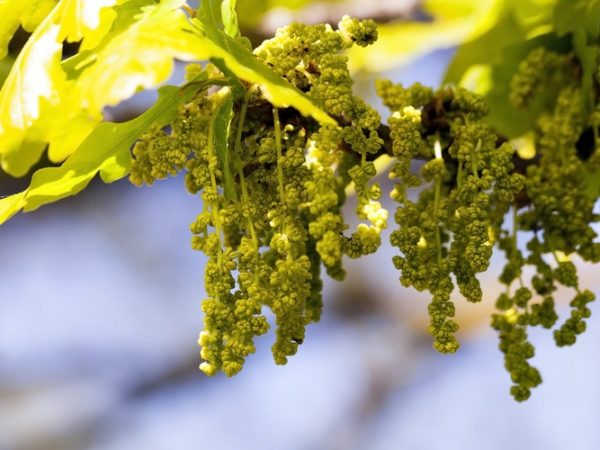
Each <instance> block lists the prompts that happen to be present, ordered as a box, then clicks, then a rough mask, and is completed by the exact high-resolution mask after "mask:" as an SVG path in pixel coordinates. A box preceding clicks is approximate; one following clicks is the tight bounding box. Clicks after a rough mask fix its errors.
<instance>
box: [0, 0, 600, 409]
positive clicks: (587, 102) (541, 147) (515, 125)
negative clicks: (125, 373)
mask: <svg viewBox="0 0 600 450" xmlns="http://www.w3.org/2000/svg"><path fill="white" fill-rule="evenodd" d="M243 3H244V2H243V1H240V5H237V2H236V1H234V0H229V1H227V0H226V1H223V2H220V1H216V0H205V1H203V2H202V3H201V5H200V8H199V9H198V10H197V11H193V10H191V8H189V6H187V5H186V4H185V3H184V2H183V0H163V1H160V2H154V1H150V0H104V1H102V2H79V1H77V0H59V1H45V2H31V1H22V2H18V3H17V2H13V1H12V0H9V1H3V2H0V13H2V12H4V13H5V14H6V17H7V20H5V21H3V22H2V23H1V24H0V56H4V55H5V53H6V51H5V47H6V44H7V42H8V40H9V39H10V36H12V34H13V33H14V32H15V30H16V28H17V27H18V26H19V24H21V25H22V26H23V27H24V28H25V29H26V30H28V31H30V32H32V34H31V37H30V39H29V40H28V41H27V43H26V44H25V46H24V48H23V49H22V50H21V52H20V53H19V55H18V56H17V57H16V59H15V60H14V62H13V63H12V64H11V70H10V73H9V74H8V76H7V77H6V79H5V81H4V83H3V85H2V89H1V90H0V136H1V137H2V140H1V142H2V145H1V146H0V158H1V162H2V168H3V170H5V171H6V172H8V173H10V174H12V175H16V176H20V175H24V174H26V173H27V172H28V171H29V170H30V169H31V167H32V166H33V165H34V164H35V163H36V162H37V161H38V159H39V158H40V156H41V154H42V153H43V152H44V151H45V150H46V149H47V151H48V156H49V158H50V160H51V161H53V162H55V163H61V165H60V166H59V167H51V168H42V169H39V170H38V171H36V172H35V173H34V174H33V177H32V180H31V184H30V186H29V188H28V189H27V190H25V191H23V192H20V193H16V194H13V195H12V196H9V197H6V198H4V199H1V200H0V223H2V222H4V221H6V220H7V219H9V218H10V217H11V216H12V215H14V214H15V213H16V212H18V211H20V210H24V211H31V210H34V209H36V208H38V207H39V206H41V205H44V204H46V203H50V202H53V201H56V200H59V199H61V198H64V197H66V196H69V195H74V194H76V193H78V192H80V191H81V190H82V189H84V188H85V186H86V185H87V184H88V183H89V182H90V180H91V179H92V178H93V177H95V175H96V174H99V175H100V177H101V178H102V180H103V181H105V182H113V181H115V180H117V179H120V178H123V177H125V176H127V175H129V179H130V180H131V182H133V183H134V184H136V185H141V184H152V183H153V182H155V181H156V180H159V179H163V178H166V177H168V176H174V175H176V174H178V173H179V172H184V173H185V177H184V178H185V186H186V189H187V191H188V192H189V193H191V194H193V195H198V196H199V197H200V198H201V199H202V211H201V212H200V213H199V215H198V216H197V218H196V220H195V221H194V222H193V223H192V225H191V231H192V234H193V238H192V246H193V248H195V249H197V250H200V251H202V252H204V253H205V254H206V255H207V256H208V258H209V261H208V263H207V265H206V268H205V286H206V292H207V295H208V298H207V299H205V300H204V302H203V305H202V309H203V312H204V330H203V331H202V333H201V334H200V338H199V344H200V346H201V348H202V350H201V357H202V358H203V359H204V362H203V363H202V364H201V366H200V368H201V370H202V371H204V372H205V373H206V374H208V375H212V374H214V373H216V372H217V371H223V372H224V373H226V374H227V375H234V374H236V373H237V372H239V371H240V370H241V369H242V367H243V364H244V361H245V358H246V357H247V356H248V355H249V354H251V353H253V352H254V351H255V346H254V338H255V337H256V336H258V335H261V334H264V333H265V332H266V331H267V330H268V328H269V323H268V321H267V318H266V310H267V309H269V310H271V311H272V313H273V315H274V317H275V319H274V322H275V326H276V338H275V343H274V344H273V347H272V351H273V356H274V359H275V362H276V363H277V364H285V363H286V362H287V359H288V357H289V356H291V355H293V354H295V353H296V351H297V350H298V347H299V345H300V344H301V343H302V342H303V341H304V338H305V328H306V326H307V325H308V324H309V323H311V322H315V321H318V320H319V318H320V315H321V308H322V304H323V299H322V298H321V291H322V281H321V268H324V269H325V271H326V273H327V274H328V275H329V276H330V277H331V278H333V279H336V280H342V279H343V278H344V275H345V272H344V268H343V260H344V256H348V257H350V258H358V257H361V256H363V255H366V254H370V253H374V252H376V251H377V250H378V248H379V247H380V245H381V240H382V239H381V232H382V230H384V229H385V228H387V226H388V215H389V213H388V211H387V210H386V209H385V208H384V207H383V206H382V202H381V198H382V196H383V192H382V188H381V186H380V184H379V183H378V182H377V181H376V180H375V179H374V178H375V175H376V174H377V170H376V167H375V162H376V161H377V160H378V159H380V158H383V157H387V158H390V159H391V161H392V163H391V166H390V170H389V176H390V178H391V179H392V180H393V181H394V187H393V189H392V191H391V192H390V193H389V195H390V196H391V198H392V199H393V200H394V201H395V202H396V203H397V209H396V211H395V212H394V214H393V217H394V222H395V229H394V230H393V231H392V233H391V238H390V243H391V245H392V246H394V247H396V248H397V249H398V255H397V256H395V257H394V258H393V264H394V266H395V267H396V268H397V269H398V270H399V272H400V283H401V284H402V285H403V286H405V287H409V286H411V287H413V288H415V289H416V290H418V291H423V290H426V291H428V292H429V293H430V295H431V302H430V304H429V309H428V311H429V317H430V327H429V332H430V334H431V335H432V338H433V345H434V347H435V348H436V349H437V350H438V351H440V352H443V353H454V352H455V351H457V350H458V348H459V342H458V340H457V339H456V335H455V334H456V331H457V330H458V328H459V324H458V323H457V322H456V321H455V320H454V319H453V317H454V312H455V307H454V304H453V302H452V301H451V294H452V292H453V291H454V288H455V287H457V290H458V292H459V293H460V294H461V295H462V296H463V297H464V298H465V299H466V300H467V301H469V302H480V301H482V300H484V298H485V294H486V293H485V292H484V290H483V289H482V287H481V285H480V282H479V280H478V274H480V273H481V272H484V271H487V270H488V268H489V263H490V258H491V256H492V253H493V251H494V249H496V248H497V249H499V250H501V251H502V252H504V253H505V255H506V265H505V267H504V269H503V271H502V273H501V274H500V281H501V282H502V283H504V284H505V285H506V290H505V292H503V293H502V294H501V295H500V296H499V298H498V299H497V302H496V306H497V310H496V312H495V313H494V314H493V315H492V327H493V328H494V329H496V330H497V331H498V333H499V338H500V345H499V347H500V350H501V351H502V352H503V354H504V357H505V366H506V369H507V370H508V371H509V373H510V375H511V380H512V382H513V386H512V388H511V393H512V395H513V396H514V397H515V399H517V400H519V401H522V400H525V399H527V398H528V397H529V395H530V390H531V388H533V387H535V386H537V385H538V384H539V383H540V382H541V376H540V373H539V372H538V370H537V369H536V368H534V367H533V366H532V365H531V364H530V363H529V360H530V359H531V358H532V357H533V356H534V347H533V345H532V344H531V343H530V342H529V340H528V334H527V331H528V328H529V327H533V326H542V327H544V328H547V329H554V333H553V334H554V338H555V341H556V343H557V345H559V346H564V345H570V344H573V343H574V342H575V341H576V339H577V336H578V335H579V334H581V333H582V332H583V331H584V330H585V326H586V324H585V319H586V318H588V317H589V316H590V314H591V312H590V309H589V307H588V303H589V302H591V301H592V300H593V299H594V295H593V294H592V293H591V292H590V291H588V290H585V289H582V288H580V287H579V283H578V277H577V269H576V266H575V264H574V263H573V258H574V257H575V256H577V257H579V258H581V259H583V260H585V261H590V262H594V263H596V262H598V261H600V243H598V242H597V240H596V238H597V235H596V232H595V231H594V229H593V228H592V226H593V224H594V223H595V222H597V221H598V220H599V219H600V217H599V216H598V215H597V214H595V213H594V206H595V204H596V202H597V198H598V196H599V195H600V183H599V182H598V181H597V180H598V179H599V178H600V177H598V176H597V175H598V171H599V170H600V156H599V155H600V153H598V152H597V151H596V148H597V146H598V144H599V142H600V138H599V133H598V126H599V125H600V99H599V98H598V92H600V89H599V88H600V66H599V61H598V56H599V55H600V52H599V50H600V47H599V46H598V39H599V38H600V21H598V20H597V19H596V17H597V14H596V13H597V12H599V11H598V9H599V8H600V6H599V4H600V3H599V2H597V1H595V0H577V1H570V0H525V1H524V0H520V1H517V0H506V1H499V0H489V1H485V2H473V1H469V0H461V1H460V2H454V3H452V5H451V6H450V5H449V3H448V2H440V1H437V0H429V1H427V2H426V11H427V12H430V13H431V14H432V15H433V19H432V21H431V22H430V23H427V22H425V23H417V24H408V25H406V24H404V25H402V24H392V25H383V26H382V27H380V28H379V30H378V28H377V26H376V25H375V23H374V22H373V21H371V20H362V21H361V20H357V19H353V18H350V17H347V16H345V17H343V18H342V19H341V20H340V22H339V24H338V25H337V27H335V28H334V27H332V26H331V25H328V24H323V25H311V26H307V25H302V24H291V25H288V26H286V27H284V28H282V29H280V30H278V31H277V33H276V35H275V36H274V37H273V38H272V39H268V40H266V41H264V42H263V43H262V44H261V45H259V46H258V47H257V48H254V49H252V47H251V45H250V43H249V41H248V40H247V39H246V38H245V37H244V36H242V35H241V34H240V30H239V25H238V18H237V15H236V6H240V7H243ZM574 24H577V25H576V26H575V25H574ZM157 29H160V33H157V32H156V30H157ZM380 34H381V35H382V41H383V43H382V44H379V46H377V45H378V44H376V41H377V39H378V36H379V35H380ZM415 37H417V38H415ZM397 40H400V42H401V44H402V46H401V47H398V45H397V42H398V41H397ZM458 41H460V42H463V44H462V45H461V46H460V47H459V49H458V50H457V53H456V55H455V57H454V59H453V61H452V62H451V64H450V65H449V67H448V71H447V74H446V82H447V84H446V85H445V86H442V87H440V88H439V89H435V90H434V89H431V88H428V87H424V86H422V85H420V84H416V85H414V86H411V87H405V86H401V85H397V84H394V83H392V82H391V81H386V80H380V81H378V82H377V85H376V89H377V93H378V95H379V96H380V98H381V99H382V101H383V103H384V105H385V106H386V107H387V108H388V109H389V110H390V116H389V117H388V118H387V123H384V122H383V121H382V119H381V117H380V114H379V112H377V111H376V110H375V109H374V108H373V107H371V106H370V105H368V104H366V103H365V102H364V101H363V100H362V99H361V98H360V97H358V96H356V95H355V94H354V92H353V89H352V76H351V73H352V71H353V70H356V69H357V68H365V67H366V66H368V65H377V64H379V63H378V61H381V60H382V58H385V57H386V55H390V52H392V51H396V52H398V51H400V57H401V59H402V58H407V57H408V56H410V55H414V54H415V52H418V51H420V50H423V49H431V48H434V47H437V46H439V45H441V44H443V45H447V44H448V43H455V42H458ZM66 42H79V48H78V51H77V52H76V54H75V55H74V56H71V57H69V58H63V56H62V54H63V52H64V45H65V43H66ZM370 45H374V46H375V47H374V50H373V51H367V52H364V51H363V52H362V53H361V49H360V48H359V47H366V46H370ZM348 54H350V56H351V57H352V63H351V64H349V60H348V56H347V55H348ZM357 55H359V56H357ZM174 59H178V60H183V61H188V62H189V61H196V60H203V61H206V62H205V63H204V65H199V64H196V63H192V64H189V65H188V66H187V69H186V82H185V84H183V86H181V87H174V86H165V87H162V88H161V89H160V90H159V99H158V101H157V103H156V104H155V105H154V106H153V107H151V108H150V109H149V110H148V111H146V112H145V113H144V114H142V115H140V116H139V117H137V118H135V119H133V120H131V121H129V122H125V123H119V124H115V123H110V122H106V121H103V118H102V112H103V109H104V107H105V106H110V105H116V104H118V103H119V102H121V101H122V100H124V99H127V98H129V97H131V96H132V95H133V94H134V93H135V92H137V91H138V90H139V89H144V88H150V87H155V86H157V85H159V84H160V83H162V82H164V81H165V80H166V79H167V78H168V77H169V75H170V73H171V71H172V67H173V60H174ZM379 65H380V64H379ZM469 89H470V90H469ZM472 91H475V92H472ZM532 150H533V151H532ZM415 167H418V169H416V170H415ZM350 188H352V192H354V194H355V195H356V199H357V207H356V215H357V217H358V219H359V221H360V224H359V225H358V226H357V227H356V228H355V229H353V230H350V231H349V228H350V226H349V225H348V223H347V220H346V218H345V217H344V216H343V215H342V214H341V208H342V206H343V205H344V203H345V201H346V197H347V195H348V192H349V190H350ZM523 239H526V240H527V243H526V244H525V245H523V244H522V242H523V241H522V240H523ZM520 242H521V244H520ZM529 273H533V275H532V276H531V278H530V279H527V278H526V276H525V274H529ZM559 285H562V286H565V287H567V288H570V289H572V290H573V300H572V302H571V311H570V316H569V318H567V319H566V320H565V321H564V322H563V323H562V324H560V325H558V326H556V323H557V322H558V315H557V313H556V310H555V298H554V295H555V291H556V290H557V288H558V286H559Z"/></svg>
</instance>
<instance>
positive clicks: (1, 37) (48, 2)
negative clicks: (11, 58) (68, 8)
mask: <svg viewBox="0 0 600 450" xmlns="http://www.w3.org/2000/svg"><path fill="white" fill-rule="evenodd" d="M56 2H57V0H1V1H0V17H1V18H2V20H0V59H3V58H4V57H5V56H6V55H7V53H8V43H9V42H10V40H11V38H12V37H13V35H14V34H15V32H16V31H17V28H19V25H22V26H23V28H24V29H25V31H28V32H30V33H31V32H32V31H33V30H34V29H35V28H36V27H37V26H38V25H39V24H40V23H41V22H42V21H43V20H44V18H45V17H46V16H47V15H48V14H50V11H52V8H54V6H55V5H56ZM90 3H93V2H90Z"/></svg>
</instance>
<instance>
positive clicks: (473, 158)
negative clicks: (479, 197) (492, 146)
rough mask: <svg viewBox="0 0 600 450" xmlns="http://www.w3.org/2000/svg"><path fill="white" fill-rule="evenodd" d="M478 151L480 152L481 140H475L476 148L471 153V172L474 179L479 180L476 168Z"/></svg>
mask: <svg viewBox="0 0 600 450" xmlns="http://www.w3.org/2000/svg"><path fill="white" fill-rule="evenodd" d="M479 150H481V139H478V140H477V146H476V147H475V149H474V150H472V151H471V170H472V171H473V176H474V177H475V178H479V170H478V168H477V166H479V160H478V159H477V152H478V151H479Z"/></svg>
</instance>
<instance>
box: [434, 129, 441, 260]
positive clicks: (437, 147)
mask: <svg viewBox="0 0 600 450" xmlns="http://www.w3.org/2000/svg"><path fill="white" fill-rule="evenodd" d="M434 150H435V158H436V159H437V160H439V161H440V162H441V163H442V164H444V159H443V158H442V148H441V146H440V141H439V140H436V141H435V144H434ZM434 189H435V191H434V196H433V217H434V219H435V245H436V247H437V260H438V268H439V269H440V270H441V269H442V239H441V237H440V227H439V224H438V211H439V209H440V200H441V196H442V177H441V176H438V177H436V179H435V188H434Z"/></svg>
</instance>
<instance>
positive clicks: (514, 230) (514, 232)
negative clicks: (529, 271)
mask: <svg viewBox="0 0 600 450" xmlns="http://www.w3.org/2000/svg"><path fill="white" fill-rule="evenodd" d="M518 212H519V211H518V207H517V205H516V204H515V205H514V206H513V215H512V216H513V217H512V219H513V223H512V236H511V238H512V245H513V249H514V251H515V252H516V251H517V244H518V242H517V231H519V220H518V219H519V214H518ZM522 272H523V270H522V268H519V283H520V285H521V287H523V285H524V284H523V273H522Z"/></svg>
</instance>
